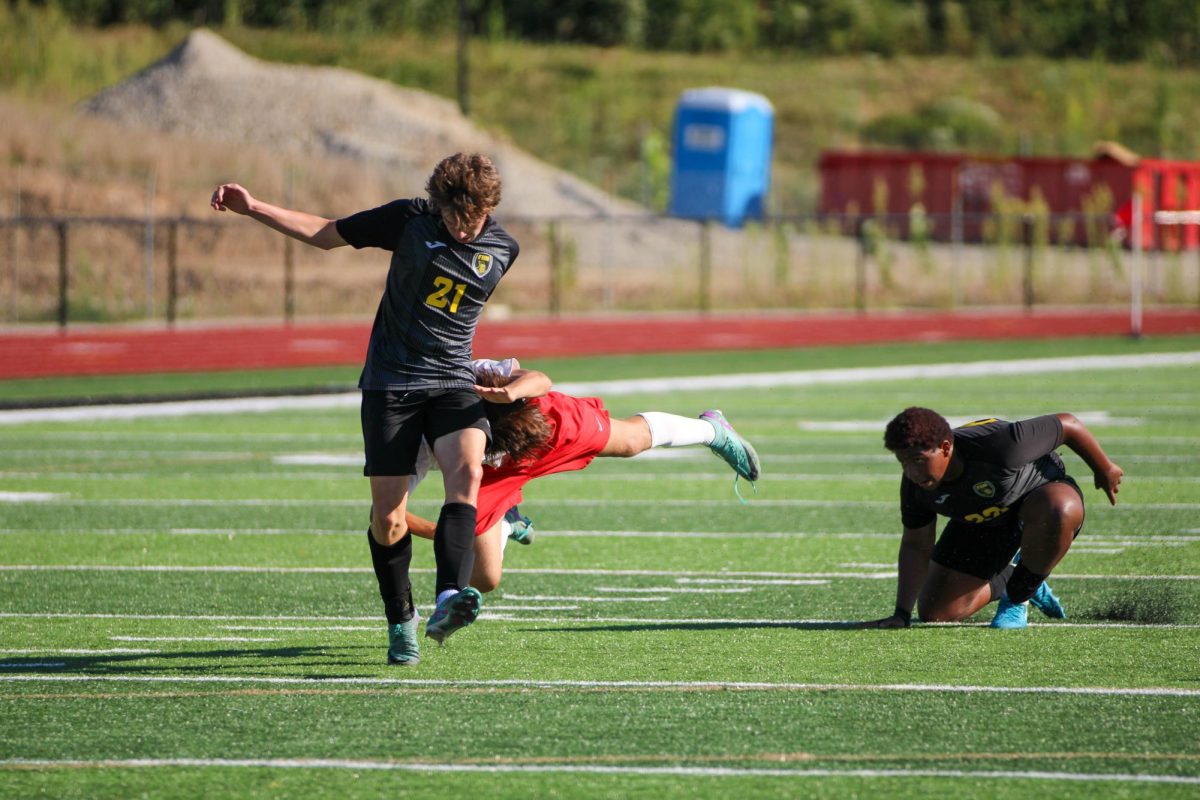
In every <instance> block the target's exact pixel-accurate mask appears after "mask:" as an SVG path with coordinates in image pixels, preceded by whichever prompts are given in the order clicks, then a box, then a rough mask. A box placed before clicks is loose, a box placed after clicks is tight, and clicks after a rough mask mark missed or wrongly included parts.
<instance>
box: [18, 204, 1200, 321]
mask: <svg viewBox="0 0 1200 800" xmlns="http://www.w3.org/2000/svg"><path fill="white" fill-rule="evenodd" d="M501 221H502V223H503V224H504V225H505V227H506V228H507V229H508V230H509V231H510V232H511V233H512V234H513V235H514V236H515V237H516V238H517V240H518V241H519V242H520V243H521V256H520V259H519V260H518V261H517V264H516V266H515V267H514V269H513V271H512V272H511V273H510V275H509V276H507V277H506V278H505V280H504V281H503V282H502V283H501V285H500V288H499V289H498V290H497V292H496V295H495V296H494V297H493V299H492V300H491V302H490V303H489V314H491V315H493V316H501V315H504V314H506V313H507V314H516V315H522V314H546V313H549V314H552V315H567V314H581V313H593V312H647V311H686V312H696V311H699V312H717V311H746V310H765V309H787V310H804V309H812V310H818V309H819V310H829V309H854V310H859V311H872V310H902V309H941V310H950V309H962V308H981V307H999V306H1009V307H1011V306H1024V307H1026V308H1034V307H1036V306H1042V305H1054V306H1084V305H1087V306H1095V305H1123V304H1128V303H1129V302H1130V300H1131V297H1132V295H1133V294H1134V286H1133V276H1134V274H1135V273H1134V272H1133V271H1132V270H1131V266H1130V265H1131V262H1132V259H1131V252H1130V250H1129V249H1128V247H1127V246H1125V245H1124V244H1123V243H1122V242H1120V241H1117V240H1115V239H1112V238H1110V237H1109V235H1108V233H1107V230H1108V229H1107V219H1105V220H1102V221H1101V220H1092V219H1088V218H1084V217H1081V216H1080V215H1061V216H1054V215H1048V216H1043V217H1040V218H1034V217H1022V216H1010V217H1003V216H996V215H989V216H988V217H987V218H986V219H978V220H961V219H959V220H940V219H937V218H935V217H933V216H932V215H931V219H929V220H928V221H927V225H928V227H927V228H925V230H928V231H936V230H938V229H946V230H957V231H961V230H964V229H971V227H972V226H974V228H975V229H978V230H980V231H982V234H981V238H982V239H983V241H979V242H972V243H965V242H962V241H958V242H956V241H953V240H951V241H941V240H935V239H934V238H933V236H932V235H925V234H923V233H922V232H921V230H914V229H913V228H912V220H911V218H910V217H908V216H904V217H896V218H890V217H888V216H886V215H873V216H870V217H853V218H851V217H840V216H829V215H825V216H821V215H806V216H794V217H787V218H774V219H771V220H768V221H766V222H765V223H761V224H750V225H747V227H745V228H744V229H741V230H730V229H727V228H724V227H721V226H717V225H712V224H706V223H698V222H692V221H687V220H679V219H672V218H664V217H657V216H649V215H646V216H630V217H617V216H611V217H587V218H582V217H560V218H549V219H547V218H539V219H523V218H515V217H503V216H502V217H501ZM1101 223H1102V224H1101ZM1081 226H1082V228H1088V229H1093V228H1094V229H1095V230H1097V231H1103V232H1104V233H1103V235H1102V236H1099V237H1098V238H1096V239H1095V240H1094V241H1091V242H1090V243H1089V244H1088V245H1081V244H1079V243H1078V242H1079V236H1078V235H1077V231H1078V230H1080V229H1081ZM952 238H953V237H952ZM0 264H3V266H2V267H0V269H2V272H0V286H3V290H4V294H3V302H2V306H0V316H2V317H3V319H4V321H5V322H6V323H8V324H31V323H51V324H57V325H59V326H63V327H66V326H68V325H71V324H76V323H103V322H147V323H166V324H167V325H175V324H177V323H181V322H187V321H217V320H246V319H256V320H264V319H280V320H284V321H288V322H291V321H300V320H314V321H315V320H329V319H335V318H362V317H369V316H370V315H372V314H373V313H374V311H375V308H376V305H377V304H378V302H379V297H380V294H381V292H382V289H383V283H384V277H385V275H386V273H387V265H388V260H387V255H386V254H384V253H380V252H377V251H376V252H373V251H369V250H367V251H361V252H359V251H354V250H352V249H351V248H340V249H338V250H334V251H329V252H326V251H320V250H316V249H313V248H309V247H305V246H304V245H301V244H299V243H298V242H294V241H292V240H290V239H288V238H287V237H285V236H281V235H279V234H278V233H275V232H274V231H271V230H269V229H267V228H265V227H263V226H261V225H257V224H255V223H253V222H250V221H248V220H242V219H232V220H228V219H222V220H220V221H217V220H204V219H197V218H189V217H151V218H118V217H19V218H8V219H0ZM1143 272H1144V278H1143V279H1142V283H1141V284H1140V286H1139V287H1138V288H1139V289H1140V291H1141V292H1142V300H1143V301H1144V302H1145V303H1147V304H1150V305H1184V306H1196V305H1198V304H1200V253H1198V252H1197V251H1194V250H1193V251H1186V250H1182V249H1177V250H1157V251H1152V252H1147V253H1145V254H1144V270H1138V273H1143Z"/></svg>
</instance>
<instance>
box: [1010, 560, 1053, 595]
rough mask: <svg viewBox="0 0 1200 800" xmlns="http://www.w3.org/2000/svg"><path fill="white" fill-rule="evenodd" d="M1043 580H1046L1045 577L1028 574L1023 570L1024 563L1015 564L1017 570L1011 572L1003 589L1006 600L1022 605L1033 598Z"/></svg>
mask: <svg viewBox="0 0 1200 800" xmlns="http://www.w3.org/2000/svg"><path fill="white" fill-rule="evenodd" d="M1044 580H1046V576H1045V575H1039V574H1038V573H1036V572H1030V571H1029V570H1027V569H1025V564H1024V563H1021V564H1017V568H1016V569H1014V570H1013V574H1012V577H1011V578H1009V579H1008V586H1007V587H1005V591H1006V592H1007V593H1008V599H1009V600H1011V601H1012V602H1014V603H1024V602H1025V601H1026V600H1028V599H1029V598H1031V597H1033V595H1034V594H1035V593H1036V592H1037V590H1038V587H1039V586H1041V585H1042V581H1044Z"/></svg>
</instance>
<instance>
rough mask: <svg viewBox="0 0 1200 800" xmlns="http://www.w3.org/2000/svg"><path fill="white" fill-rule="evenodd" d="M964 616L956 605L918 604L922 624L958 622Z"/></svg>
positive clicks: (918, 613) (918, 615)
mask: <svg viewBox="0 0 1200 800" xmlns="http://www.w3.org/2000/svg"><path fill="white" fill-rule="evenodd" d="M964 616H965V615H964V614H963V613H961V611H960V610H959V609H958V608H957V607H956V604H955V603H944V602H918V603H917V619H919V620H920V621H921V622H958V621H959V620H960V619H962V618H963V617H964Z"/></svg>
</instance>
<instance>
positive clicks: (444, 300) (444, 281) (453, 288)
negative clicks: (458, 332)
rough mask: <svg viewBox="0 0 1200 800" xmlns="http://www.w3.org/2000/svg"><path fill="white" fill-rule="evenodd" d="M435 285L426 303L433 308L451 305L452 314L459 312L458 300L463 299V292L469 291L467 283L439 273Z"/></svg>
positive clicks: (434, 280)
mask: <svg viewBox="0 0 1200 800" xmlns="http://www.w3.org/2000/svg"><path fill="white" fill-rule="evenodd" d="M433 286H434V289H433V291H432V292H430V293H429V296H428V297H426V298H425V305H427V306H432V307H433V308H446V307H449V309H450V313H451V314H457V313H458V302H459V301H460V300H462V298H463V294H464V293H465V292H466V291H467V285H466V284H465V283H455V282H454V281H452V280H450V279H449V278H447V277H446V276H445V275H438V276H437V277H436V278H434V279H433ZM452 293H453V294H452Z"/></svg>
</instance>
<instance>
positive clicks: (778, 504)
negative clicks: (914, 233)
mask: <svg viewBox="0 0 1200 800" xmlns="http://www.w3.org/2000/svg"><path fill="white" fill-rule="evenodd" d="M727 477H728V476H727ZM9 502H13V503H23V502H35V503H39V504H45V505H64V506H103V507H116V508H129V507H134V508H153V507H157V506H171V507H198V508H206V507H210V506H236V507H239V508H304V507H309V506H324V507H326V508H359V507H362V506H363V505H364V503H365V502H366V501H364V500H344V499H320V498H310V499H281V498H267V497H243V498H228V499H218V498H208V497H204V498H197V497H191V498H189V497H122V498H104V497H100V498H81V497H62V496H54V497H48V498H44V499H37V500H32V501H30V500H24V499H14V500H10V501H9ZM419 502H420V503H422V504H424V505H430V504H433V503H434V502H435V501H434V500H422V501H419ZM537 504H538V505H539V506H566V507H569V508H575V507H587V506H604V507H606V508H612V507H639V508H640V507H643V506H655V507H661V506H669V507H672V508H674V507H681V508H695V507H699V506H703V507H705V508H711V507H728V506H731V502H730V501H729V500H724V499H722V500H683V499H650V498H645V499H639V498H632V499H630V498H623V499H618V498H611V497H596V498H545V499H539V500H538V501H537ZM749 505H750V506H760V507H764V508H896V506H897V503H896V502H895V501H888V500H799V499H793V500H766V499H762V498H758V497H751V499H750V501H749ZM733 507H736V505H734V506H733ZM1113 510H1115V511H1145V510H1155V511H1195V510H1200V503H1130V502H1123V503H1120V504H1119V505H1117V506H1114V508H1113Z"/></svg>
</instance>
